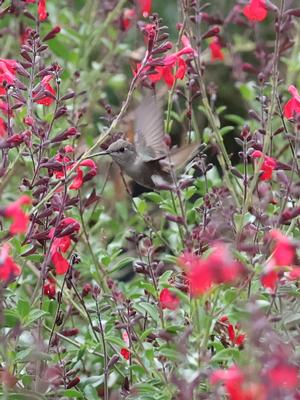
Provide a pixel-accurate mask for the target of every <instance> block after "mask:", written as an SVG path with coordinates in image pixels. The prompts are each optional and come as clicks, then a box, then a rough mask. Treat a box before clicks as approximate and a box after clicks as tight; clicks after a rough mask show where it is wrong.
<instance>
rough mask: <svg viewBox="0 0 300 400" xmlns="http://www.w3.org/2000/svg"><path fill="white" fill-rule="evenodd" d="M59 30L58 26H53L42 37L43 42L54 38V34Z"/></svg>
mask: <svg viewBox="0 0 300 400" xmlns="http://www.w3.org/2000/svg"><path fill="white" fill-rule="evenodd" d="M60 31H61V28H60V26H55V27H54V28H53V29H52V30H51V31H50V32H48V33H47V35H46V36H44V38H43V42H46V41H47V40H51V39H54V38H55V36H56V35H57V34H58V33H59V32H60Z"/></svg>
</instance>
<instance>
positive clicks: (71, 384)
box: [67, 376, 80, 389]
mask: <svg viewBox="0 0 300 400" xmlns="http://www.w3.org/2000/svg"><path fill="white" fill-rule="evenodd" d="M79 382H80V378H79V376H76V378H74V379H73V380H72V381H70V382H69V383H68V385H67V389H71V388H72V387H74V386H76V385H78V383H79Z"/></svg>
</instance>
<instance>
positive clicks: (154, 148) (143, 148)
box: [94, 96, 201, 190]
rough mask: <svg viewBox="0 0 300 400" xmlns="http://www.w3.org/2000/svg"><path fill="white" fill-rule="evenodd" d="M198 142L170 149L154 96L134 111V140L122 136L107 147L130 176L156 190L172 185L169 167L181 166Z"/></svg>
mask: <svg viewBox="0 0 300 400" xmlns="http://www.w3.org/2000/svg"><path fill="white" fill-rule="evenodd" d="M200 147H201V145H200V144H199V143H192V144H188V145H185V146H182V147H180V148H176V149H171V150H169V148H168V146H167V145H166V143H165V142H164V129H163V116H162V112H161V107H160V105H159V104H158V102H157V101H156V99H155V98H154V97H150V96H149V97H146V98H145V99H144V100H143V101H142V103H141V105H140V106H139V107H138V109H137V111H136V119H135V139H134V144H132V143H130V142H128V141H127V140H124V139H119V140H117V141H115V142H114V143H112V144H111V145H110V146H109V147H108V149H107V150H106V151H103V152H101V153H97V154H94V156H98V155H105V154H109V155H110V156H111V157H112V159H113V160H114V161H115V162H116V163H117V164H118V165H119V167H120V169H121V170H122V171H124V172H125V173H126V174H127V175H128V176H129V177H130V178H132V179H133V180H134V181H135V182H137V183H138V184H140V185H142V186H144V187H146V188H149V189H152V190H155V189H159V188H160V187H162V186H163V185H172V184H173V183H174V179H173V177H172V173H171V172H172V167H173V168H174V169H175V171H176V170H178V169H180V168H182V167H184V166H185V165H186V164H187V163H188V162H189V161H191V160H192V159H193V158H194V157H195V156H196V155H197V153H198V152H199V151H200Z"/></svg>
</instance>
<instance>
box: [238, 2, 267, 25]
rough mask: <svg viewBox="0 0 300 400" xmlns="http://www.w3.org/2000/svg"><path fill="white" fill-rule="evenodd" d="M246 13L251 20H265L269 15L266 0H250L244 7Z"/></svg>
mask: <svg viewBox="0 0 300 400" xmlns="http://www.w3.org/2000/svg"><path fill="white" fill-rule="evenodd" d="M243 13H244V15H245V16H246V17H247V18H248V20H249V21H257V22H261V21H263V20H264V19H265V18H266V16H267V15H268V11H267V7H266V1H265V0H250V2H249V4H247V5H246V6H245V7H244V10H243Z"/></svg>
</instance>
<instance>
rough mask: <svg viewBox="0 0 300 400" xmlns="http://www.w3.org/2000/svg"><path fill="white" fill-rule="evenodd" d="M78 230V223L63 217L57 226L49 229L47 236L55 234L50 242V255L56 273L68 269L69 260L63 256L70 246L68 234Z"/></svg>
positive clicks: (61, 272)
mask: <svg viewBox="0 0 300 400" xmlns="http://www.w3.org/2000/svg"><path fill="white" fill-rule="evenodd" d="M79 230H80V224H79V222H78V221H76V220H75V219H73V218H64V219H63V220H61V221H60V223H59V224H58V226H57V227H56V229H55V228H52V229H50V232H49V235H48V236H49V238H52V237H53V236H55V239H54V240H53V242H52V245H51V249H50V255H51V260H52V263H53V265H54V267H55V270H56V273H57V274H58V275H63V274H65V273H66V272H67V271H68V269H69V266H70V264H69V261H68V260H67V259H66V258H65V257H64V256H63V254H62V253H66V252H67V251H68V250H69V248H70V246H71V237H70V235H72V234H74V233H77V232H78V231H79Z"/></svg>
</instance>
